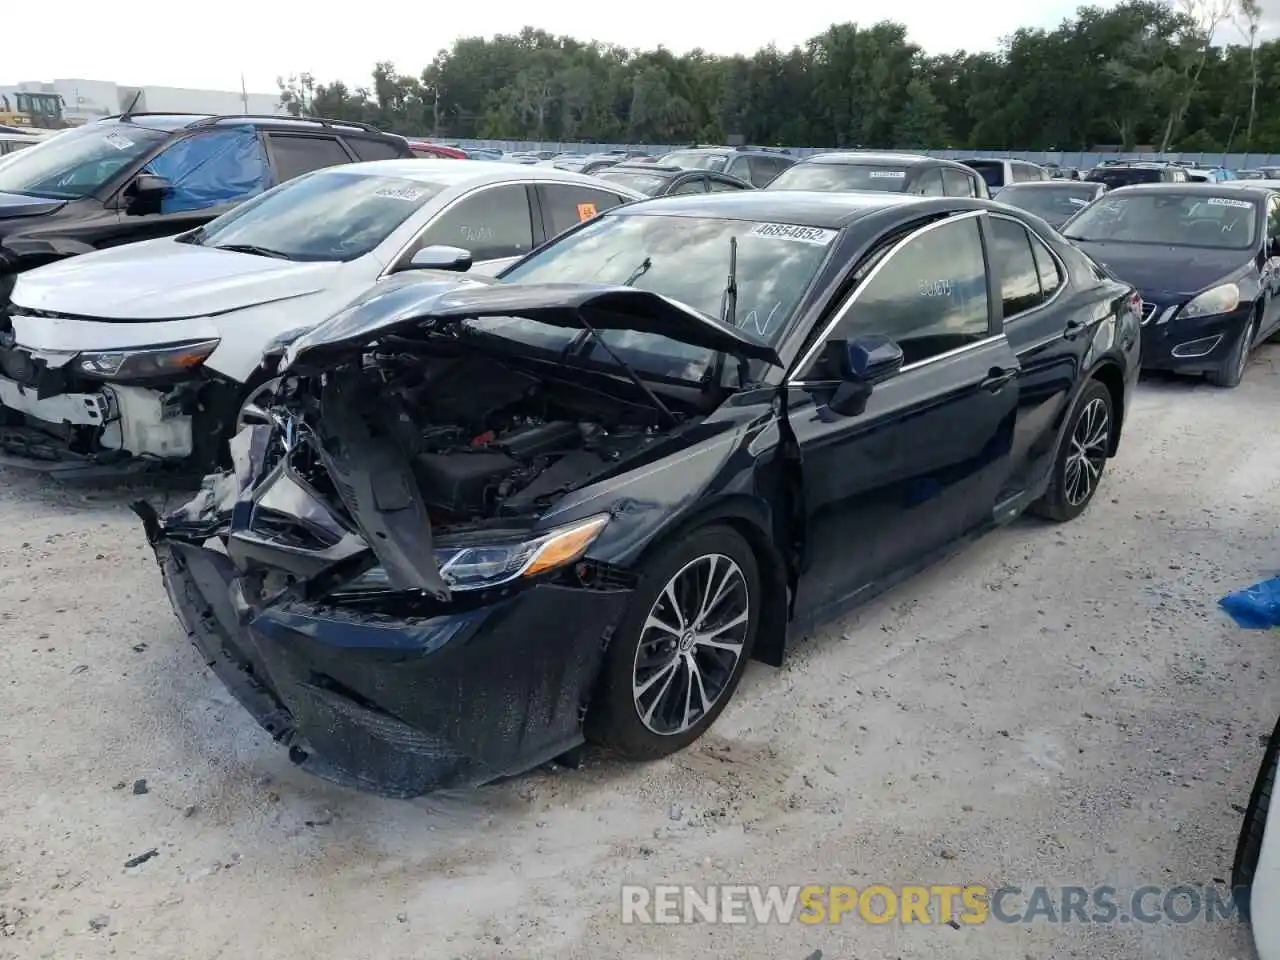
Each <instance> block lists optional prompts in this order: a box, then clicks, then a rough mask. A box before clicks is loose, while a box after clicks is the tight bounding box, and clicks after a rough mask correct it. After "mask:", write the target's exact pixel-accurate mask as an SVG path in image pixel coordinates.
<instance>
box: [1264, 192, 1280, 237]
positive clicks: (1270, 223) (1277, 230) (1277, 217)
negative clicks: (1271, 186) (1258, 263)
mask: <svg viewBox="0 0 1280 960" xmlns="http://www.w3.org/2000/svg"><path fill="white" fill-rule="evenodd" d="M1278 237H1280V197H1277V196H1275V195H1274V194H1273V195H1272V196H1270V197H1268V198H1267V238H1268V239H1270V240H1275V239H1276V238H1278Z"/></svg>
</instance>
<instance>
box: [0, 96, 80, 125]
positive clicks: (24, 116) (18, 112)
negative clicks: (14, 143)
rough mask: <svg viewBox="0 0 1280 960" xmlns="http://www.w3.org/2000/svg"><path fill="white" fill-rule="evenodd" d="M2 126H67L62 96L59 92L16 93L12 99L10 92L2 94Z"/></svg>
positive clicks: (0, 108)
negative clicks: (64, 118)
mask: <svg viewBox="0 0 1280 960" xmlns="http://www.w3.org/2000/svg"><path fill="white" fill-rule="evenodd" d="M14 101H16V103H15V102H14ZM15 107H16V109H15ZM0 126H6V127H21V128H27V127H31V128H35V129H39V130H60V129H62V127H64V126H66V122H65V121H64V120H63V117H62V96H61V95H60V94H57V93H15V94H14V95H13V101H11V100H10V99H9V95H8V94H0Z"/></svg>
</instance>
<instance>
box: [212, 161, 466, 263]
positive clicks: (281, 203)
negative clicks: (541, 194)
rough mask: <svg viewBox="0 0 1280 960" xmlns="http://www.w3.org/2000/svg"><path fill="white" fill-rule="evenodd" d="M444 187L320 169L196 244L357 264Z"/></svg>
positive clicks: (231, 217) (236, 213) (240, 211)
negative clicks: (349, 261)
mask: <svg viewBox="0 0 1280 960" xmlns="http://www.w3.org/2000/svg"><path fill="white" fill-rule="evenodd" d="M443 189H444V185H443V184H439V183H427V182H425V181H422V180H409V179H403V178H400V177H371V176H367V175H361V174H358V173H349V172H340V171H337V170H321V171H317V172H315V173H310V174H307V175H306V176H302V177H298V178H297V179H296V180H290V181H289V182H288V183H283V184H281V185H280V186H278V187H275V188H274V189H272V190H268V191H267V192H266V193H264V194H261V195H260V196H258V197H255V198H254V199H253V200H250V201H249V202H248V203H245V204H242V205H241V206H239V207H237V208H236V209H235V210H232V211H231V212H230V213H227V214H224V215H223V216H221V217H218V219H216V220H214V221H212V222H211V223H209V224H208V225H207V226H205V227H204V229H203V230H201V231H200V232H199V233H197V234H196V235H195V236H194V237H192V238H191V240H190V241H189V242H191V243H198V244H200V245H201V246H206V247H222V248H228V247H231V248H247V247H253V248H256V249H254V250H245V252H248V253H255V252H261V253H262V254H263V255H264V256H278V257H280V258H281V259H285V260H354V259H356V258H357V257H362V256H364V255H365V254H366V253H368V252H369V251H371V250H372V249H373V248H374V247H376V246H377V245H378V244H380V243H382V241H383V240H385V239H386V238H387V237H388V236H390V235H391V232H392V231H393V230H395V229H396V227H398V226H400V224H402V223H404V222H405V221H406V220H407V219H409V217H410V216H412V215H413V213H415V212H416V211H417V210H418V209H419V208H421V207H422V205H423V204H425V203H426V202H427V201H428V200H430V199H431V198H432V197H434V196H435V195H436V194H438V193H439V192H440V191H441V190H443Z"/></svg>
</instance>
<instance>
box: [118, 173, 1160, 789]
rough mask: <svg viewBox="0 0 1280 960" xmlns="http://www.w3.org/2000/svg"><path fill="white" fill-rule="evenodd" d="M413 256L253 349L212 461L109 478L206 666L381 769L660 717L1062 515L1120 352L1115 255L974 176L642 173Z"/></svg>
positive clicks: (1080, 502) (646, 742)
mask: <svg viewBox="0 0 1280 960" xmlns="http://www.w3.org/2000/svg"><path fill="white" fill-rule="evenodd" d="M415 262H417V263H418V264H420V265H423V266H429V267H434V268H436V269H431V270H428V271H424V272H421V273H416V274H405V275H401V276H399V277H397V278H394V279H391V280H388V281H386V282H384V283H380V284H379V285H378V286H377V287H376V288H375V289H373V290H372V291H370V292H369V293H368V294H367V295H366V296H364V297H362V298H361V299H360V300H358V301H357V302H355V303H353V304H351V305H350V306H349V307H348V308H347V309H345V310H344V311H342V312H341V313H339V314H338V315H336V316H335V317H333V318H331V319H330V320H329V321H327V322H326V323H325V324H323V325H321V326H320V327H317V328H315V329H314V330H312V331H310V332H308V333H306V334H304V335H302V336H301V337H300V338H298V339H296V340H294V341H293V342H292V343H291V344H288V346H287V348H284V350H283V355H282V356H281V357H279V359H278V364H279V369H278V371H277V372H278V373H279V374H280V376H281V385H280V388H279V390H278V392H277V394H276V396H275V398H274V401H273V404H272V406H271V409H270V410H269V411H268V412H269V419H270V421H271V423H270V424H269V425H260V426H252V427H249V428H246V430H244V431H242V432H241V433H240V434H239V435H238V436H237V437H236V438H235V441H234V442H233V445H232V454H233V460H234V468H233V469H231V470H230V471H228V472H226V473H224V474H219V475H214V476H211V477H209V478H207V479H206V482H205V486H204V488H203V489H202V490H201V492H200V494H199V495H198V496H197V497H196V498H195V499H194V500H192V501H191V502H190V503H189V504H187V505H186V506H185V507H183V508H181V509H180V510H178V511H177V512H175V513H172V514H170V515H169V516H167V517H164V518H161V517H159V516H158V515H157V514H156V513H155V512H154V511H153V510H151V509H150V508H149V507H148V506H147V505H146V504H138V505H137V507H136V509H137V510H138V512H139V514H140V515H141V516H142V518H143V522H144V525H145V528H146V533H147V536H148V539H149V540H150V542H151V544H152V546H153V547H154V549H155V551H156V554H157V557H158V559H159V561H160V565H161V568H162V570H163V576H164V582H165V585H166V588H167V589H168V592H169V596H170V598H171V600H172V602H173V605H174V608H175V609H176V611H177V613H178V616H179V618H180V619H181V621H182V623H183V624H184V626H185V627H186V629H187V631H188V633H189V634H190V636H191V638H192V639H193V640H194V641H195V643H196V645H197V646H198V648H199V649H200V650H201V651H202V652H203V655H204V657H205V658H206V661H207V662H208V664H209V665H210V666H211V667H212V668H213V669H214V671H215V672H216V673H217V675H218V676H219V677H220V678H221V679H222V680H223V682H224V683H225V684H226V685H227V686H228V688H230V690H231V691H232V692H233V693H234V694H235V695H236V697H237V698H238V699H239V700H240V702H241V703H242V704H244V706H245V707H246V708H247V709H248V710H249V711H250V713H252V714H253V716H254V717H255V718H256V719H257V720H258V722H259V723H260V724H261V725H262V726H263V727H264V728H265V729H267V730H268V731H269V732H270V733H271V734H272V735H273V736H274V737H275V738H276V740H278V741H279V742H280V743H282V744H283V745H285V746H287V747H288V749H289V753H290V756H291V757H292V758H293V760H294V761H295V762H297V763H299V764H301V765H302V766H303V767H305V768H307V769H310V770H313V771H314V772H316V773H318V774H320V775H323V776H327V777H330V778H332V779H336V780H339V781H341V782H345V783H348V784H351V785H354V786H358V787H360V788H364V789H368V790H373V791H377V792H381V793H385V794H391V795H398V796H412V795H416V794H420V793H424V792H427V791H430V790H432V789H436V788H439V787H442V786H446V785H456V784H476V783H482V782H485V781H489V780H493V779H495V778H497V777H500V776H503V775H506V774H511V773H515V772H519V771H521V770H525V769H528V768H530V767H532V766H535V765H537V764H539V763H541V762H544V761H547V760H550V759H553V758H556V757H559V756H562V755H564V754H566V753H569V752H572V751H574V749H575V748H576V747H577V746H579V745H580V744H581V743H583V741H584V739H590V740H591V741H594V742H597V743H601V744H604V745H607V746H609V747H612V748H614V749H615V750H617V751H618V752H620V753H622V754H623V755H625V756H628V757H632V758H636V759H645V758H653V757H659V756H662V755H665V754H668V753H671V752H673V751H675V750H678V749H680V748H681V747H683V746H685V745H687V744H688V743H690V742H691V741H693V740H694V739H695V738H697V737H698V736H700V735H701V734H702V733H703V732H704V731H705V730H706V729H707V728H708V727H709V726H710V725H711V723H712V722H713V721H714V720H715V718H716V716H717V715H718V714H719V713H720V711H721V710H722V709H723V708H724V707H725V704H726V703H727V702H728V700H729V698H730V697H731V696H732V694H733V691H734V689H735V687H736V686H737V684H738V681H739V680H740V679H741V676H742V672H743V670H744V668H745V665H746V663H747V661H748V659H750V658H752V657H754V658H756V659H759V660H763V661H764V662H766V663H769V664H774V665H776V664H778V663H779V662H780V661H781V659H782V657H783V654H784V648H785V646H786V638H787V634H788V630H789V629H794V625H795V624H796V623H797V622H802V621H803V622H812V621H814V620H816V619H819V618H826V617H829V616H831V615H832V614H834V613H836V612H838V611H840V610H842V609H844V608H845V607H847V606H848V605H849V604H850V603H853V602H856V601H859V600H863V599H865V598H867V597H868V596H870V595H872V594H874V593H876V592H877V591H879V590H880V589H883V588H884V587H886V586H888V585H890V584H892V583H894V582H896V581H897V580H900V579H901V578H902V577H903V576H904V575H906V574H908V573H910V572H911V571H913V570H915V569H918V568H920V567H921V566H923V565H925V564H927V563H928V562H929V561H930V560H932V559H934V558H936V557H938V556H939V555H941V554H942V553H944V552H946V551H947V550H949V549H951V548H953V547H954V546H955V545H956V544H957V543H959V542H961V541H963V540H965V539H967V538H969V537H971V536H972V535H973V534H976V533H979V532H981V531H983V530H985V529H988V528H991V527H993V526H995V525H998V524H1001V523H1004V522H1007V521H1008V520H1010V519H1012V518H1014V517H1016V516H1017V515H1018V514H1019V513H1021V512H1022V511H1023V510H1025V509H1027V508H1031V509H1033V510H1035V511H1036V512H1038V513H1040V514H1042V515H1044V516H1046V517H1049V518H1052V519H1054V520H1060V521H1061V520H1070V519H1072V518H1073V517H1075V516H1077V515H1078V514H1080V513H1081V512H1082V511H1083V510H1084V509H1085V508H1086V506H1087V505H1088V504H1089V502H1090V500H1091V499H1092V497H1093V496H1094V493H1095V491H1096V490H1097V488H1098V483H1099V480H1100V478H1101V475H1102V473H1103V470H1104V467H1105V464H1106V460H1107V458H1109V457H1111V456H1112V455H1114V453H1115V452H1116V448H1117V444H1118V442H1119V439H1120V432H1121V426H1122V423H1123V418H1124V414H1125V411H1126V409H1127V407H1128V404H1129V399H1130V397H1131V395H1132V391H1133V386H1134V383H1135V379H1136V376H1137V372H1138V366H1139V363H1138V349H1139V316H1138V300H1137V298H1136V295H1135V293H1134V291H1133V289H1132V288H1130V287H1127V286H1125V285H1124V284H1121V283H1119V282H1117V281H1115V280H1113V279H1111V278H1110V277H1108V276H1107V275H1106V274H1105V273H1104V272H1103V271H1101V270H1099V268H1098V267H1097V266H1096V264H1094V263H1092V262H1091V261H1090V260H1089V259H1088V258H1087V257H1086V256H1085V255H1083V254H1081V253H1080V252H1079V251H1077V250H1075V249H1074V248H1073V247H1071V246H1070V245H1069V244H1066V243H1064V242H1063V241H1062V239H1061V238H1060V237H1058V236H1057V234H1055V233H1054V232H1053V231H1052V230H1051V229H1050V228H1049V227H1048V226H1047V225H1046V224H1045V223H1044V222H1043V221H1041V220H1039V219H1037V218H1035V217H1033V216H1030V215H1024V214H1022V213H1020V212H1018V211H1015V210H1012V209H1010V208H1007V207H1002V206H999V205H997V204H994V203H990V202H988V201H984V200H976V199H968V198H942V197H937V198H933V197H910V196H903V195H889V194H856V193H849V194H830V193H823V194H813V193H805V192H792V191H782V192H768V191H762V192H750V193H748V192H744V193H741V194H728V193H725V194H712V195H707V196H697V197H695V196H679V197H668V198H662V199H658V200H652V201H644V202H640V203H636V204H631V205H628V206H625V207H620V208H617V209H615V210H611V211H609V212H607V213H606V214H604V215H602V216H599V217H595V218H593V219H591V220H589V221H587V222H586V223H584V224H582V225H580V226H578V227H576V228H574V229H573V230H571V231H569V232H568V233H566V234H564V235H562V236H561V237H559V238H558V239H556V240H554V241H552V242H551V243H549V244H547V245H545V246H543V247H542V248H540V249H538V250H535V251H534V252H533V253H531V254H530V255H528V256H527V257H525V258H524V259H523V260H522V261H520V262H518V263H517V264H515V265H514V266H513V267H512V268H510V269H509V270H508V271H507V272H506V274H505V275H504V276H502V277H501V278H499V279H498V280H497V281H496V282H495V281H492V280H487V279H472V278H468V277H465V276H461V275H459V273H457V272H453V273H449V272H442V271H441V270H440V269H439V268H441V267H449V268H452V269H454V270H455V271H459V270H465V269H466V267H467V265H468V256H467V253H466V251H464V250H459V249H456V248H442V247H434V248H426V249H425V250H423V251H421V253H420V255H419V256H418V257H417V258H416V260H415Z"/></svg>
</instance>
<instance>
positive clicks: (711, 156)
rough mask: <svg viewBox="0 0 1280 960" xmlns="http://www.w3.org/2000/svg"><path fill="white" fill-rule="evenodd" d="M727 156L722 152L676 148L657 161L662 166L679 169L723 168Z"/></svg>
mask: <svg viewBox="0 0 1280 960" xmlns="http://www.w3.org/2000/svg"><path fill="white" fill-rule="evenodd" d="M728 159H729V158H728V157H727V156H725V155H724V154H723V153H703V152H702V151H701V150H677V151H676V152H675V153H668V154H667V155H666V156H665V157H662V158H661V159H660V160H659V161H658V162H659V163H660V164H662V165H663V166H668V167H679V168H680V169H681V170H723V169H724V165H725V162H726V161H727V160H728Z"/></svg>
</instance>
